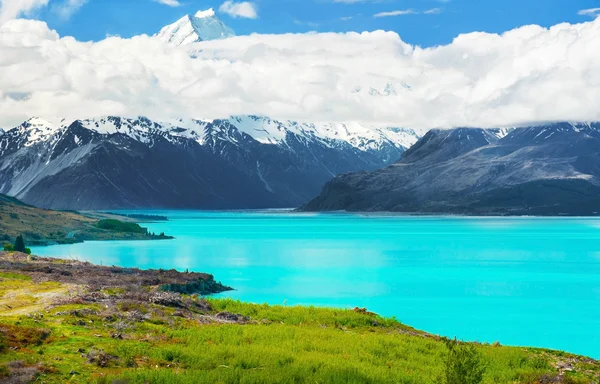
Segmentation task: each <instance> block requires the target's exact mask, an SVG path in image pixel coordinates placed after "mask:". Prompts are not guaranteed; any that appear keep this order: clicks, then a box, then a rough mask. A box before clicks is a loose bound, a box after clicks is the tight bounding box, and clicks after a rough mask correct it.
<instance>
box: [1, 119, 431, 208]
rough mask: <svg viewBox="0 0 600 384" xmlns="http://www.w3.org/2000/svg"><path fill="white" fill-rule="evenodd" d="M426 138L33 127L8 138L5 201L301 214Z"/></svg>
mask: <svg viewBox="0 0 600 384" xmlns="http://www.w3.org/2000/svg"><path fill="white" fill-rule="evenodd" d="M418 137H420V134H419V132H418V131H415V130H409V129H401V128H372V127H366V126H362V125H360V124H357V123H346V124H343V123H322V124H313V123H298V122H293V121H278V120H272V119H269V118H266V117H257V116H237V117H232V118H230V119H218V120H212V121H211V120H204V121H203V120H192V119H188V120H185V119H179V120H174V121H173V122H170V123H164V122H156V121H153V120H150V119H148V118H145V117H139V118H123V117H115V116H111V117H104V118H93V119H80V120H75V121H73V122H71V121H70V120H65V119H62V120H61V119H55V120H52V121H45V120H43V119H41V118H32V119H29V120H28V121H26V122H24V123H23V124H21V125H19V126H18V127H15V128H13V129H11V130H8V131H7V132H6V133H5V134H3V135H1V136H0V192H2V193H6V194H8V195H11V196H16V197H18V198H20V199H21V200H24V201H25V202H27V203H30V204H33V205H36V206H41V207H44V208H54V209H80V210H84V209H118V208H205V209H230V208H231V209H234V208H235V209H242V208H272V207H275V208H278V207H285V208H289V207H295V206H298V205H300V204H303V203H304V202H306V201H308V200H309V199H311V198H312V197H314V196H316V195H317V194H318V192H319V190H320V188H321V187H322V185H323V184H324V183H325V182H327V181H328V180H330V179H331V178H332V177H333V176H335V175H337V174H340V173H344V172H348V171H353V170H362V169H376V168H378V167H380V166H382V165H385V164H387V163H390V162H392V161H395V160H396V159H397V158H399V157H400V154H401V153H402V152H403V151H404V150H405V149H406V148H407V147H409V146H410V145H412V143H413V142H415V141H416V140H417V139H418Z"/></svg>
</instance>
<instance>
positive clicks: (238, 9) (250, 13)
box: [219, 0, 258, 19]
mask: <svg viewBox="0 0 600 384" xmlns="http://www.w3.org/2000/svg"><path fill="white" fill-rule="evenodd" d="M219 11H220V12H222V13H226V14H228V15H229V16H231V17H241V18H245V19H256V18H258V12H257V10H256V4H254V3H251V2H249V1H242V2H239V3H238V2H235V1H229V0H228V1H226V2H224V3H223V4H221V7H220V8H219Z"/></svg>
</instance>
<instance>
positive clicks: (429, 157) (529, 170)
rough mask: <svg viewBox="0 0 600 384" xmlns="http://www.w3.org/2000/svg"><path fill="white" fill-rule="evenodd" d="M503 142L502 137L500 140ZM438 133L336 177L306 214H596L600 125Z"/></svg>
mask: <svg viewBox="0 0 600 384" xmlns="http://www.w3.org/2000/svg"><path fill="white" fill-rule="evenodd" d="M500 136H501V137H500ZM500 136H498V134H497V133H495V132H494V130H489V129H477V128H456V129H452V130H431V131H429V132H428V133H427V134H426V135H425V136H424V137H423V138H422V139H421V140H419V141H418V142H417V143H416V144H415V145H414V146H413V147H411V148H410V149H409V150H407V151H406V152H405V153H404V154H403V155H402V158H401V159H400V161H398V162H396V163H394V164H392V165H390V166H388V167H386V168H383V169H379V170H376V171H373V172H362V173H349V174H344V175H340V176H338V177H336V178H335V179H333V180H332V181H330V182H329V183H328V184H326V186H325V187H324V189H323V191H322V193H321V194H320V195H319V196H318V197H317V198H315V199H313V200H312V201H311V202H309V203H307V204H306V205H304V206H303V207H302V208H301V209H302V210H306V211H332V210H333V211H335V210H348V211H393V212H405V213H442V214H443V213H451V214H468V215H596V214H598V213H599V212H600V198H599V197H597V196H600V151H599V150H598V148H600V123H569V122H557V123H550V124H543V125H537V126H530V127H521V128H515V129H513V130H511V131H510V133H508V134H507V135H500Z"/></svg>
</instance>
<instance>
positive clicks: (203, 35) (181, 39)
mask: <svg viewBox="0 0 600 384" xmlns="http://www.w3.org/2000/svg"><path fill="white" fill-rule="evenodd" d="M232 36H235V32H234V31H233V30H232V29H231V28H229V27H228V26H227V25H225V23H223V21H222V20H221V19H220V18H219V16H217V14H216V13H215V11H214V10H213V9H212V8H211V9H208V10H206V11H198V12H196V14H195V15H185V16H184V17H182V18H181V19H179V20H177V21H176V22H175V23H173V24H170V25H167V26H166V27H164V28H163V29H161V30H160V32H159V33H158V34H157V35H156V37H157V38H158V39H159V40H161V41H163V42H165V43H168V44H172V45H176V46H181V45H187V44H193V43H197V42H200V41H207V40H219V39H226V38H228V37H232Z"/></svg>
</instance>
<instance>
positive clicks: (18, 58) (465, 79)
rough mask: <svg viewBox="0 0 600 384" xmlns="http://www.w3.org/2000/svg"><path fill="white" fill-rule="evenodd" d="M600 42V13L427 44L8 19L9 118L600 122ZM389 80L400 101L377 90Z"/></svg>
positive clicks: (392, 36) (381, 36) (369, 36)
mask: <svg viewBox="0 0 600 384" xmlns="http://www.w3.org/2000/svg"><path fill="white" fill-rule="evenodd" d="M599 43H600V19H596V20H593V21H589V22H586V23H581V24H573V25H571V24H566V23H563V24H559V25H556V26H553V27H551V28H549V29H546V28H542V27H539V26H526V27H522V28H518V29H515V30H512V31H509V32H506V33H504V34H502V35H496V34H487V33H470V34H464V35H460V36H458V37H457V38H456V39H454V41H453V42H452V43H451V44H449V45H445V46H439V47H434V48H427V49H422V48H419V47H415V46H412V45H409V44H406V43H405V42H403V41H402V40H401V39H400V37H399V36H398V35H397V34H396V33H392V32H383V31H376V32H370V33H343V34H338V33H307V34H286V35H256V34H255V35H250V36H239V37H234V38H229V39H225V40H218V41H207V42H201V43H198V44H196V45H192V46H186V47H185V48H178V47H171V46H167V45H164V44H163V43H161V42H159V41H157V40H156V39H153V38H151V37H148V36H136V37H134V38H131V39H122V38H118V37H109V38H107V39H105V40H102V41H100V42H96V43H92V42H78V41H76V40H75V39H73V38H71V37H64V38H60V37H59V36H58V35H57V34H56V32H53V31H51V30H49V29H48V27H47V26H46V24H44V23H43V22H39V21H32V20H13V21H9V22H7V23H6V24H5V25H3V26H2V27H0V126H1V127H10V126H15V125H17V124H19V123H20V122H21V121H23V120H25V119H26V118H28V117H30V116H33V115H39V116H47V117H53V116H57V115H58V116H64V117H69V118H72V117H93V116H99V115H108V114H117V115H140V114H141V115H147V116H149V117H151V118H155V119H170V118H172V117H182V118H184V117H195V118H218V117H226V116H229V115H231V114H259V115H269V116H272V117H274V118H281V119H296V120H304V121H359V122H368V123H377V124H385V125H394V126H404V127H415V128H421V127H426V128H431V127H452V126H481V127H490V126H507V125H509V126H510V125H518V124H522V123H530V122H540V121H552V120H583V121H591V120H600V108H598V100H600V60H599V54H598V52H599V51H598V44H599ZM190 54H191V55H190ZM388 82H392V83H393V85H394V87H395V89H396V93H397V96H373V95H370V94H369V88H370V87H373V88H376V89H378V90H380V91H382V90H383V88H385V86H386V84H387V83H388ZM403 85H409V86H410V89H409V88H408V87H404V86H403ZM359 87H360V88H361V89H362V90H361V91H360V92H356V89H357V88H359Z"/></svg>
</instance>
